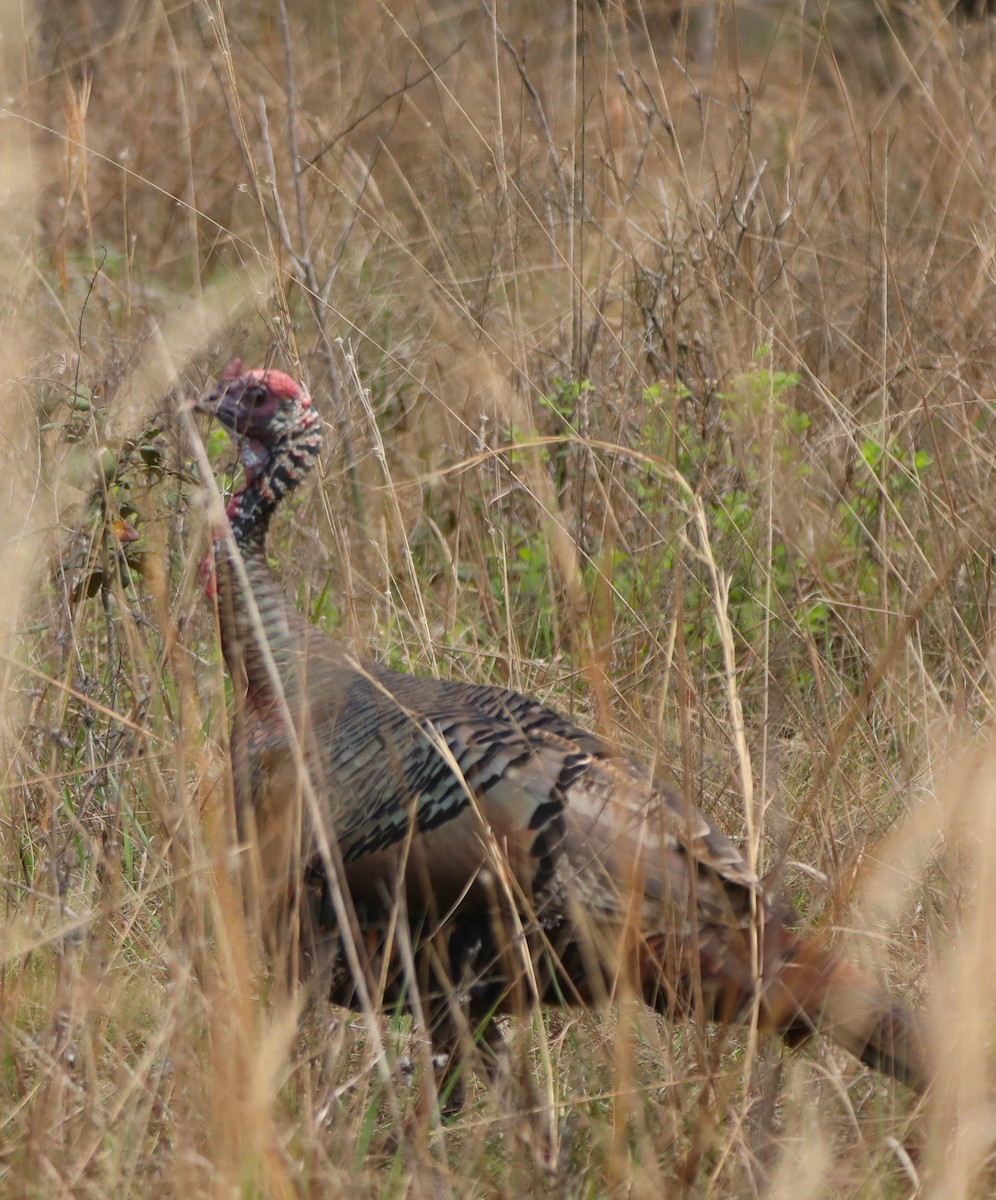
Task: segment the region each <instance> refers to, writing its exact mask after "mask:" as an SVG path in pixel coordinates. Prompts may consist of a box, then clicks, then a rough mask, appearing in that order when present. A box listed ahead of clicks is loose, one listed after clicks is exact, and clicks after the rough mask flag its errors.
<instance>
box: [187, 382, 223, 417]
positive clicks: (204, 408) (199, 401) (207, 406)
mask: <svg viewBox="0 0 996 1200" xmlns="http://www.w3.org/2000/svg"><path fill="white" fill-rule="evenodd" d="M223 399H224V393H223V392H222V391H221V389H220V388H212V390H211V391H210V392H208V394H207V395H206V396H195V397H194V412H199V413H204V414H205V416H208V417H216V416H217V415H218V409H219V408H220V407H221V402H222V400H223Z"/></svg>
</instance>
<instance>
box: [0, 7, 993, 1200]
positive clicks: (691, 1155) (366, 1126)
mask: <svg viewBox="0 0 996 1200" xmlns="http://www.w3.org/2000/svg"><path fill="white" fill-rule="evenodd" d="M800 11H801V10H800V8H799V7H798V6H792V7H789V6H786V7H785V8H784V9H780V8H779V7H778V6H777V3H774V2H773V3H772V4H761V3H760V0H758V3H757V4H756V5H755V6H754V7H744V6H737V8H736V9H734V7H733V6H728V5H726V4H724V3H716V4H715V5H711V6H706V5H704V6H703V7H702V8H701V9H698V10H689V11H688V13H687V14H686V17H685V18H682V17H680V16H669V14H668V13H667V11H666V10H665V8H664V7H663V6H662V5H658V4H654V6H653V7H651V6H650V5H649V4H648V5H647V6H646V7H645V8H642V9H641V7H640V4H639V2H637V3H633V4H629V5H626V6H625V8H623V7H620V6H619V4H618V3H615V2H612V3H606V4H605V5H604V6H603V7H596V6H589V7H582V8H574V7H572V6H570V5H565V6H560V8H558V9H551V8H550V6H548V5H546V4H536V3H531V4H529V3H527V4H517V5H507V6H499V7H498V9H497V10H493V9H492V8H490V7H489V6H488V0H485V2H484V3H483V4H475V3H473V2H472V0H462V3H460V4H458V3H456V2H455V0H454V2H452V3H446V2H443V0H440V2H439V3H437V4H429V3H423V2H422V0H415V2H411V3H401V2H399V3H396V4H387V5H384V4H378V3H375V2H374V0H348V2H346V3H342V4H337V5H320V4H317V3H307V2H306V0H305V2H303V3H301V4H300V5H297V6H295V7H294V8H293V9H292V10H291V11H290V12H289V13H287V14H286V16H285V15H284V10H283V7H282V4H279V3H278V4H277V5H276V6H272V5H271V6H265V5H259V6H250V5H242V6H234V5H233V6H231V11H230V12H228V13H227V14H226V13H224V12H223V11H222V10H221V9H220V8H219V7H216V6H215V4H214V3H213V0H208V2H207V3H201V2H199V0H197V2H195V4H194V5H193V6H190V7H188V6H179V7H177V8H176V9H175V11H172V10H171V11H167V10H165V9H164V8H163V7H162V6H156V5H151V4H144V3H141V2H140V0H139V2H136V3H135V4H133V5H131V6H117V5H98V4H97V3H96V2H94V3H93V4H92V5H80V6H76V5H67V4H64V3H58V2H57V0H49V2H48V3H44V4H42V5H40V7H39V8H38V9H37V10H32V9H27V8H24V7H18V6H15V5H12V4H6V5H4V6H3V9H2V12H3V23H4V24H3V27H4V29H5V31H8V32H6V34H5V38H4V42H3V45H2V51H3V54H4V55H5V56H6V60H5V62H4V79H5V83H4V89H5V96H4V98H3V105H4V106H5V109H4V119H3V120H2V121H0V154H2V172H0V180H2V184H0V187H2V194H3V206H4V219H3V225H2V228H0V262H2V279H3V292H2V296H3V304H2V309H0V323H2V339H0V346H2V352H0V364H2V372H3V410H2V416H0V420H2V429H3V442H2V447H3V456H4V467H5V469H4V473H3V479H4V484H5V491H6V494H7V501H6V503H5V504H4V505H3V507H2V510H0V535H2V537H3V544H4V561H5V577H6V579H7V581H8V583H7V588H8V591H7V597H8V599H7V602H6V604H5V605H4V609H3V616H4V619H5V623H6V627H5V631H4V632H5V638H4V643H3V645H4V651H3V655H4V657H3V662H4V696H5V708H4V720H3V724H2V731H3V746H4V754H3V765H4V777H3V798H2V801H0V880H2V886H3V893H2V894H3V898H4V910H3V925H2V935H0V1192H2V1193H3V1194H4V1195H5V1196H11V1197H14V1196H36V1195H38V1196H40V1195H45V1196H62V1195H73V1196H85V1195H92V1196H101V1197H103V1196H108V1195H119V1194H120V1195H130V1194H143V1193H150V1194H155V1195H159V1196H169V1195H173V1196H178V1197H180V1196H192V1195H203V1194H211V1195H219V1196H220V1195H225V1196H230V1195H233V1194H239V1195H246V1196H255V1195H265V1196H273V1197H285V1196H298V1195H325V1194H329V1193H332V1192H333V1191H334V1190H337V1191H339V1192H345V1193H346V1194H347V1195H349V1196H351V1197H352V1196H354V1195H356V1196H360V1195H371V1196H399V1195H412V1196H432V1197H433V1200H438V1198H439V1197H441V1196H444V1195H446V1196H448V1195H454V1196H455V1195H460V1196H491V1195H493V1196H506V1195H557V1196H561V1195H563V1196H600V1195H619V1196H624V1195H625V1196H631V1197H642V1196H654V1197H659V1196H661V1195H672V1194H681V1193H682V1191H683V1190H687V1191H688V1193H689V1194H695V1195H701V1196H711V1197H724V1198H727V1197H740V1196H754V1195H770V1196H779V1197H781V1196H790V1197H802V1196H827V1197H840V1196H861V1197H877V1196H883V1197H907V1196H912V1195H919V1194H922V1195H931V1196H935V1195H936V1196H944V1197H952V1198H955V1197H972V1196H978V1195H983V1194H986V1193H987V1192H988V1191H990V1190H991V1187H992V1185H993V1182H994V1176H993V1173H992V1171H991V1169H990V1141H991V1129H992V1120H993V1118H992V1110H991V1104H990V1098H991V1082H990V1073H989V1070H988V1057H989V1054H988V1051H989V1047H990V1043H991V1041H992V1020H991V1012H992V1003H993V996H994V979H993V975H992V969H993V968H992V962H993V959H994V954H993V943H992V929H993V925H994V919H996V894H994V888H996V876H994V874H993V871H992V868H991V867H990V859H991V855H990V854H988V850H989V847H990V846H991V845H992V844H993V833H994V831H993V830H992V829H991V825H992V821H993V817H992V813H993V812H994V811H996V755H994V754H993V752H992V751H991V750H988V749H987V748H986V747H987V744H988V741H989V730H990V728H991V726H992V719H993V714H992V704H993V697H994V688H993V681H992V676H991V664H992V655H993V650H992V629H993V581H992V570H993V561H994V560H993V549H992V536H993V534H992V531H993V528H994V516H996V503H994V502H996V482H994V463H996V459H994V452H996V442H994V429H996V422H994V409H993V402H994V397H996V316H994V314H996V286H994V285H996V266H994V264H996V213H994V200H993V197H994V196H996V187H994V179H993V163H994V162H996V113H994V109H993V96H994V94H996V71H994V63H996V57H994V46H993V33H992V26H988V27H987V26H985V25H975V26H959V25H957V24H954V23H950V22H946V21H945V19H944V17H943V14H942V12H941V9H940V7H939V6H938V5H937V4H936V3H934V0H917V2H916V3H914V4H912V5H911V6H909V7H908V8H907V9H904V10H903V12H902V13H898V12H897V13H894V14H893V17H892V18H891V24H890V21H889V20H887V19H886V18H885V17H880V18H878V19H873V18H872V17H871V16H870V15H869V13H868V10H867V9H866V8H865V7H864V6H861V5H858V4H856V3H855V4H850V5H849V4H847V3H846V2H845V0H840V2H839V3H831V5H830V6H829V12H828V14H824V17H825V19H824V17H821V15H820V13H819V12H818V11H816V9H815V7H814V9H813V11H812V12H810V10H809V9H806V11H805V12H804V13H802V15H800ZM236 354H238V355H241V356H242V357H243V358H245V359H246V360H250V361H252V362H257V361H267V362H275V363H279V364H280V365H282V366H289V367H290V369H293V370H295V371H299V372H301V373H302V374H303V375H304V376H305V377H306V378H307V379H308V380H309V382H310V384H311V387H312V389H313V391H314V393H315V395H316V396H317V397H318V399H319V402H320V403H321V405H322V407H323V410H324V411H325V413H326V414H327V416H328V419H329V422H330V424H331V425H332V426H333V427H334V429H335V430H336V431H337V435H338V436H337V437H335V438H332V439H330V445H329V447H328V452H327V454H326V458H325V461H324V470H323V472H322V478H321V480H320V485H319V486H314V485H312V486H309V487H308V489H307V490H306V494H304V495H303V496H302V497H301V499H300V501H299V503H296V504H295V505H294V506H293V512H292V514H291V517H290V519H289V520H288V521H286V522H285V523H284V524H282V525H281V527H280V530H279V531H278V532H277V536H276V537H275V539H274V542H273V547H272V548H273V553H274V555H275V557H276V559H277V561H278V565H279V569H280V571H281V573H282V575H283V578H284V579H285V581H286V584H287V587H288V590H289V591H290V592H291V594H292V595H294V596H295V597H296V600H297V602H298V603H300V604H303V605H306V606H308V607H309V609H310V611H311V614H312V616H313V619H314V620H316V621H318V622H321V623H324V624H325V625H327V626H328V628H329V629H330V630H334V631H335V632H336V633H337V634H338V635H339V636H341V637H343V638H345V639H349V640H352V641H353V642H355V643H356V644H357V645H359V646H360V647H361V648H362V649H363V650H364V651H365V652H370V653H373V654H376V655H378V656H384V657H386V658H388V659H390V660H391V661H392V662H394V663H396V664H398V665H403V666H405V667H407V668H410V669H412V670H415V671H419V672H438V673H440V674H444V675H446V676H449V677H457V678H467V679H473V680H478V681H485V680H487V681H494V682H502V683H509V684H511V685H513V686H516V687H521V688H523V689H527V690H530V691H532V692H534V693H535V694H537V695H539V696H540V697H542V698H544V699H546V700H549V701H550V702H552V703H554V704H556V705H557V706H558V707H560V708H561V709H563V710H566V711H570V712H573V713H575V714H576V715H577V716H578V717H579V719H581V720H582V721H584V722H585V723H587V724H590V725H592V726H596V727H598V728H601V729H603V730H605V731H606V732H608V733H609V734H610V735H611V736H613V737H616V738H618V739H620V740H621V741H622V742H623V743H624V744H626V745H629V746H632V747H633V749H634V750H635V751H636V752H638V753H640V754H643V755H645V756H649V757H655V758H657V760H658V761H659V762H660V764H661V768H662V770H664V772H665V773H666V774H668V775H670V776H672V777H673V778H675V779H676V780H678V781H679V782H680V783H681V784H682V786H684V787H685V788H686V789H687V790H688V791H689V793H690V794H691V795H692V796H693V798H694V799H695V800H696V801H697V802H698V803H701V804H702V806H703V807H704V808H706V810H707V811H709V812H710V813H711V814H712V815H713V816H714V817H715V818H716V819H717V820H718V821H719V822H720V823H721V824H722V825H724V826H725V827H726V828H728V829H729V830H730V831H731V832H734V833H735V834H736V835H737V836H743V835H744V831H745V830H748V831H749V833H750V837H749V839H748V846H749V850H750V853H751V854H752V856H754V858H755V859H756V861H757V863H758V866H759V868H760V869H761V870H764V871H769V870H770V871H775V872H778V873H779V874H780V877H781V882H782V885H783V886H784V887H785V889H786V891H787V892H788V893H789V895H790V896H791V897H792V898H793V899H794V900H795V901H796V902H797V903H798V904H799V906H800V909H801V911H802V914H803V917H802V919H803V921H805V922H812V923H815V924H818V925H821V926H824V927H831V928H835V929H839V930H840V940H841V942H842V943H844V942H846V944H847V948H848V953H850V954H853V955H858V956H860V955H864V957H865V958H866V959H867V960H868V961H869V962H871V963H874V964H875V965H876V967H877V969H878V970H880V971H881V972H882V973H883V974H885V975H887V976H888V978H889V981H890V985H891V986H892V987H894V989H895V990H896V991H897V992H900V993H908V994H910V995H911V996H912V998H913V999H914V1001H915V1002H916V1003H918V1004H929V1005H930V1007H931V1010H932V1012H933V1013H934V1014H935V1017H936V1020H935V1022H934V1024H935V1027H936V1038H937V1044H938V1048H939V1051H938V1053H939V1061H940V1062H941V1063H943V1065H944V1071H943V1078H942V1082H941V1084H940V1085H939V1086H938V1088H937V1093H936V1095H935V1096H933V1097H932V1098H931V1099H930V1100H928V1101H927V1102H926V1103H925V1104H923V1105H921V1106H914V1105H913V1103H912V1101H911V1098H910V1096H909V1095H908V1094H906V1093H905V1092H904V1091H903V1090H902V1089H901V1088H898V1087H893V1086H892V1085H888V1084H885V1083H882V1082H881V1081H880V1080H878V1079H877V1078H874V1077H872V1076H870V1075H869V1074H868V1073H867V1072H864V1071H861V1070H859V1069H858V1068H857V1067H856V1066H855V1064H854V1063H853V1062H850V1061H844V1060H843V1059H839V1058H838V1057H837V1056H835V1055H833V1054H832V1053H831V1052H830V1051H828V1050H827V1049H826V1048H825V1047H823V1046H820V1047H816V1048H814V1050H813V1051H812V1053H811V1054H809V1055H808V1056H807V1055H802V1056H789V1055H786V1054H784V1053H782V1052H781V1051H779V1050H778V1049H777V1048H776V1047H760V1048H756V1047H754V1046H753V1045H752V1044H751V1043H750V1042H749V1040H748V1039H746V1037H745V1035H744V1034H743V1033H742V1032H740V1031H734V1032H733V1033H729V1032H726V1033H723V1032H720V1031H708V1032H703V1031H696V1030H693V1029H691V1028H689V1027H684V1026H681V1027H678V1028H668V1027H665V1026H663V1025H661V1024H660V1023H658V1022H657V1021H656V1020H655V1019H654V1018H653V1017H651V1016H650V1015H649V1014H647V1013H646V1012H644V1011H642V1010H639V1009H635V1010H629V1009H627V1008H625V1007H623V1008H620V1009H619V1010H618V1011H613V1012H609V1013H605V1014H603V1015H601V1016H597V1017H596V1016H586V1015H581V1014H577V1013H572V1012H566V1013H555V1014H550V1015H548V1017H547V1018H546V1020H545V1022H544V1023H543V1025H542V1027H539V1026H537V1027H535V1028H531V1029H515V1030H510V1031H509V1039H510V1046H511V1050H512V1053H511V1055H510V1061H511V1064H512V1065H511V1067H510V1069H509V1071H508V1073H507V1076H505V1077H502V1078H500V1079H498V1080H496V1081H495V1082H494V1083H492V1084H489V1083H487V1082H486V1081H481V1080H478V1081H477V1082H476V1084H475V1090H474V1091H473V1093H472V1103H471V1106H470V1108H469V1109H468V1111H467V1113H466V1114H465V1115H464V1116H463V1117H462V1118H460V1119H458V1120H456V1121H455V1122H454V1123H453V1124H452V1125H450V1126H447V1127H446V1128H444V1129H440V1128H438V1127H435V1126H434V1125H433V1123H432V1121H431V1120H430V1119H429V1116H428V1115H427V1113H426V1111H425V1108H424V1106H423V1105H422V1104H420V1101H419V1098H418V1097H419V1091H418V1089H416V1088H409V1087H407V1086H405V1085H404V1084H401V1083H397V1082H394V1081H396V1080H397V1078H398V1075H397V1072H396V1071H395V1069H394V1065H395V1063H396V1059H397V1055H398V1054H399V1053H403V1052H410V1051H411V1050H412V1048H413V1046H414V1047H415V1050H416V1051H417V1039H414V1038H413V1035H412V1033H411V1029H410V1026H409V1025H408V1023H407V1022H406V1021H404V1020H402V1019H400V1018H399V1019H397V1020H393V1021H390V1022H386V1023H385V1026H384V1036H383V1044H384V1046H385V1048H386V1052H387V1054H388V1066H389V1068H390V1071H389V1072H388V1073H387V1075H386V1078H387V1079H388V1083H386V1084H385V1082H384V1080H385V1073H384V1072H383V1071H382V1070H381V1065H382V1064H381V1063H379V1062H378V1061H377V1059H376V1056H375V1055H374V1054H373V1052H372V1049H371V1046H372V1044H373V1043H372V1042H371V1040H370V1039H369V1038H368V1036H367V1026H366V1025H365V1024H364V1022H363V1020H362V1019H360V1018H357V1017H354V1016H353V1015H352V1014H346V1013H342V1012H340V1011H337V1010H331V1009H328V1008H321V1007H316V1008H313V1009H311V1010H309V1011H308V1012H307V1013H305V1014H304V1018H303V1021H302V1022H301V1023H300V1025H299V1023H298V1015H299V1014H298V1013H297V1012H296V1011H295V1010H293V1008H292V1007H290V1006H289V1005H288V1004H287V1002H285V1001H281V1000H280V999H279V998H275V997H273V996H271V995H270V994H269V990H268V984H267V977H266V973H265V970H264V968H263V966H262V964H261V963H260V961H259V955H258V951H257V948H256V947H255V946H254V945H253V944H252V942H251V941H250V940H249V939H248V937H247V934H246V931H245V928H244V922H243V918H242V910H241V903H240V900H239V898H238V896H237V894H236V893H235V891H234V886H233V881H232V878H231V876H230V874H229V863H228V858H227V842H226V828H227V824H226V821H227V813H226V800H225V789H224V784H223V779H224V771H223V752H224V743H225V725H226V721H225V702H224V700H225V697H224V683H223V678H222V672H221V666H220V658H219V654H218V651H217V646H216V636H215V632H214V630H213V629H212V627H211V624H210V621H209V618H208V614H207V612H206V611H205V607H204V605H203V603H202V601H201V598H200V594H199V581H198V563H199V561H200V558H201V555H202V553H203V551H204V547H205V542H206V535H205V520H204V515H203V507H202V505H201V502H200V499H199V496H200V494H201V489H200V488H199V486H198V481H197V479H196V478H195V476H194V474H193V469H192V467H191V465H190V464H191V458H190V455H189V452H188V449H187V447H186V445H185V443H184V441H183V438H182V436H181V435H180V432H179V428H180V427H179V423H178V421H177V419H176V405H177V398H178V397H179V396H181V395H187V394H190V393H191V392H193V391H195V390H196V389H198V388H200V387H201V386H202V385H203V384H204V382H205V380H207V379H208V378H210V377H214V376H216V375H217V373H218V372H219V371H220V369H221V368H222V367H223V366H224V364H225V363H226V361H227V360H228V358H230V357H233V356H234V355H236ZM209 449H210V451H211V452H212V453H213V454H214V455H215V459H216V460H217V461H219V462H220V461H223V460H220V459H218V458H217V450H218V447H217V446H216V445H214V444H212V445H211V446H210V447H209ZM224 461H227V460H224ZM120 517H123V518H124V519H126V520H127V521H128V522H129V523H130V524H131V525H133V526H134V527H135V528H136V529H137V530H138V532H139V535H140V537H139V540H138V541H136V542H127V541H122V540H121V531H122V529H123V526H121V525H120V524H119V525H117V526H115V525H114V521H115V519H116V518H120ZM703 529H704V530H705V532H706V538H705V539H703V537H702V536H701V532H702V530H703ZM124 559H127V562H124ZM741 713H742V721H741V720H740V719H739V714H741ZM735 718H737V719H735ZM755 1050H756V1051H757V1053H756V1054H755V1053H754V1051H755ZM415 1058H416V1061H418V1059H419V1054H418V1053H417V1052H416V1054H415ZM921 1181H922V1182H921Z"/></svg>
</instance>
